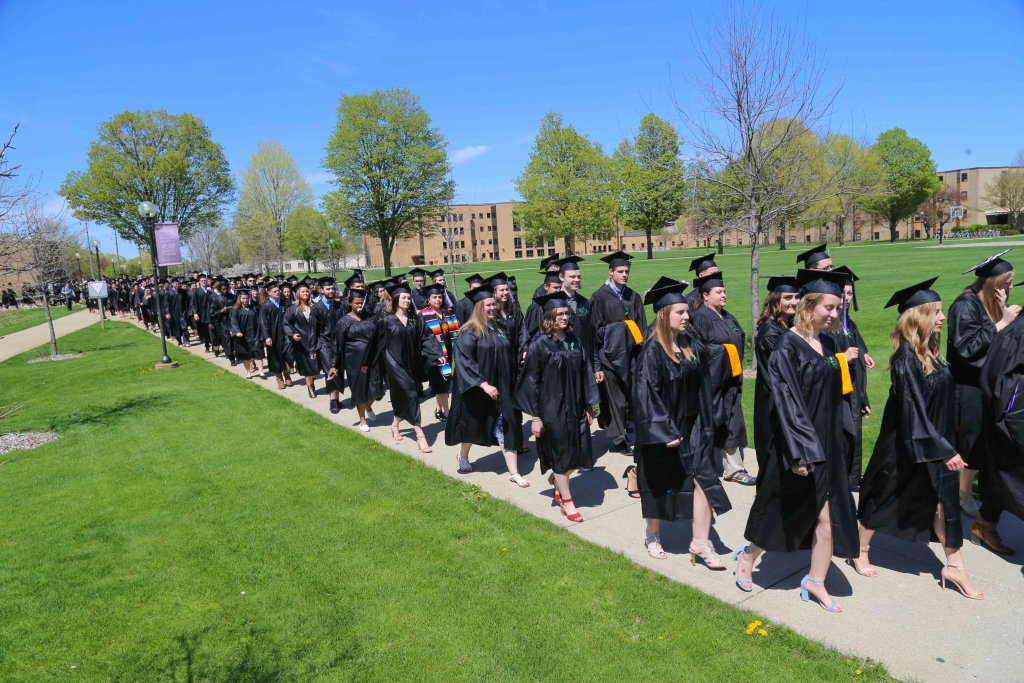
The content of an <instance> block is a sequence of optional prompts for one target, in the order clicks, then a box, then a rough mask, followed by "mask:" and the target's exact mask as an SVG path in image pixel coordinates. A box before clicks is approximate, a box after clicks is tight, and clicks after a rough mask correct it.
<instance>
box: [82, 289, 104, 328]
mask: <svg viewBox="0 0 1024 683" xmlns="http://www.w3.org/2000/svg"><path fill="white" fill-rule="evenodd" d="M86 292H87V294H86V296H87V297H88V298H90V299H96V301H98V302H99V305H100V328H101V329H104V330H105V329H107V326H106V318H105V317H104V316H103V300H104V299H106V298H108V297H109V296H110V295H109V293H108V292H107V281H106V280H90V281H89V283H88V285H86Z"/></svg>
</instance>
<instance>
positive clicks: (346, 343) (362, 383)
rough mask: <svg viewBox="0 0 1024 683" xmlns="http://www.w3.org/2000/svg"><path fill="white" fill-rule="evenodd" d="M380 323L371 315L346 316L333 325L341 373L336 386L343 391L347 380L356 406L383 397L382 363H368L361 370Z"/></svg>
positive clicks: (337, 360)
mask: <svg viewBox="0 0 1024 683" xmlns="http://www.w3.org/2000/svg"><path fill="white" fill-rule="evenodd" d="M376 327H377V322H376V321H375V320H372V319H370V318H368V317H364V318H360V319H359V320H356V319H355V318H353V317H352V316H350V315H343V316H342V317H341V318H340V319H339V320H338V324H337V325H336V326H335V328H334V339H335V344H336V346H335V353H334V357H335V366H334V367H335V368H337V370H338V375H337V377H336V379H335V385H336V386H337V387H338V391H344V389H345V385H346V383H347V384H348V389H349V392H350V393H351V394H352V400H353V402H355V404H356V405H361V404H363V403H366V402H368V401H379V400H380V399H382V398H384V389H385V387H384V372H383V368H382V367H381V364H380V363H376V364H374V365H371V366H368V367H367V369H366V372H362V367H363V361H364V360H365V359H366V349H367V347H368V346H369V345H370V339H372V338H373V331H374V328H376Z"/></svg>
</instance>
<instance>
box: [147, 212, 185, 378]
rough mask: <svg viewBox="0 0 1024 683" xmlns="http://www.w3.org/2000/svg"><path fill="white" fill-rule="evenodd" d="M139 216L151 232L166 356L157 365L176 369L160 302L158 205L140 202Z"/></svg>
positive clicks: (154, 273) (158, 315)
mask: <svg viewBox="0 0 1024 683" xmlns="http://www.w3.org/2000/svg"><path fill="white" fill-rule="evenodd" d="M138 209H139V215H140V216H142V220H144V221H145V222H146V229H147V230H148V231H149V249H150V252H149V253H150V260H151V261H152V262H153V286H154V287H155V288H156V289H155V291H154V292H153V296H155V297H156V318H157V320H159V321H160V343H161V344H162V345H163V352H164V355H163V357H162V358H161V359H160V362H159V363H158V364H157V366H156V367H157V368H158V369H159V368H174V367H177V366H178V364H177V363H176V362H174V361H172V360H171V357H170V356H168V355H167V330H166V325H167V323H165V322H164V308H163V304H162V303H161V302H160V285H159V284H158V283H159V280H160V271H159V266H158V265H157V258H156V227H155V226H156V215H157V209H156V204H154V203H153V202H149V201H146V202H139V207H138Z"/></svg>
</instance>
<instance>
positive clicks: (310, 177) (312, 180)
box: [306, 171, 334, 185]
mask: <svg viewBox="0 0 1024 683" xmlns="http://www.w3.org/2000/svg"><path fill="white" fill-rule="evenodd" d="M333 178H334V174H333V173H329V172H327V171H318V172H316V173H307V174H306V182H307V183H309V184H310V185H323V184H325V183H327V182H329V181H331V180H332V179H333Z"/></svg>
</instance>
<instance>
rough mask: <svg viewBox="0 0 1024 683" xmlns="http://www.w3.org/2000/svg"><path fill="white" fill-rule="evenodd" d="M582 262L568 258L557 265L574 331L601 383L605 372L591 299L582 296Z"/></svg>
mask: <svg viewBox="0 0 1024 683" xmlns="http://www.w3.org/2000/svg"><path fill="white" fill-rule="evenodd" d="M582 260H583V259H582V258H580V257H579V256H566V257H565V258H562V259H558V260H557V261H555V263H557V264H558V279H559V280H560V281H561V283H562V291H563V292H565V296H566V298H567V299H568V301H569V319H570V320H571V321H572V329H573V331H574V332H575V333H576V338H577V339H579V340H580V344H581V345H582V346H583V350H584V352H586V354H587V357H588V358H589V359H590V362H591V364H592V365H593V367H594V370H595V372H596V374H595V379H597V381H598V383H600V382H602V381H603V380H604V372H603V371H601V361H600V359H599V358H598V357H597V344H596V343H595V339H594V322H593V320H592V319H591V308H592V306H591V303H590V299H588V298H587V297H585V296H583V295H582V294H580V289H581V288H582V287H583V272H582V271H581V270H580V262H581V261H582Z"/></svg>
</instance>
